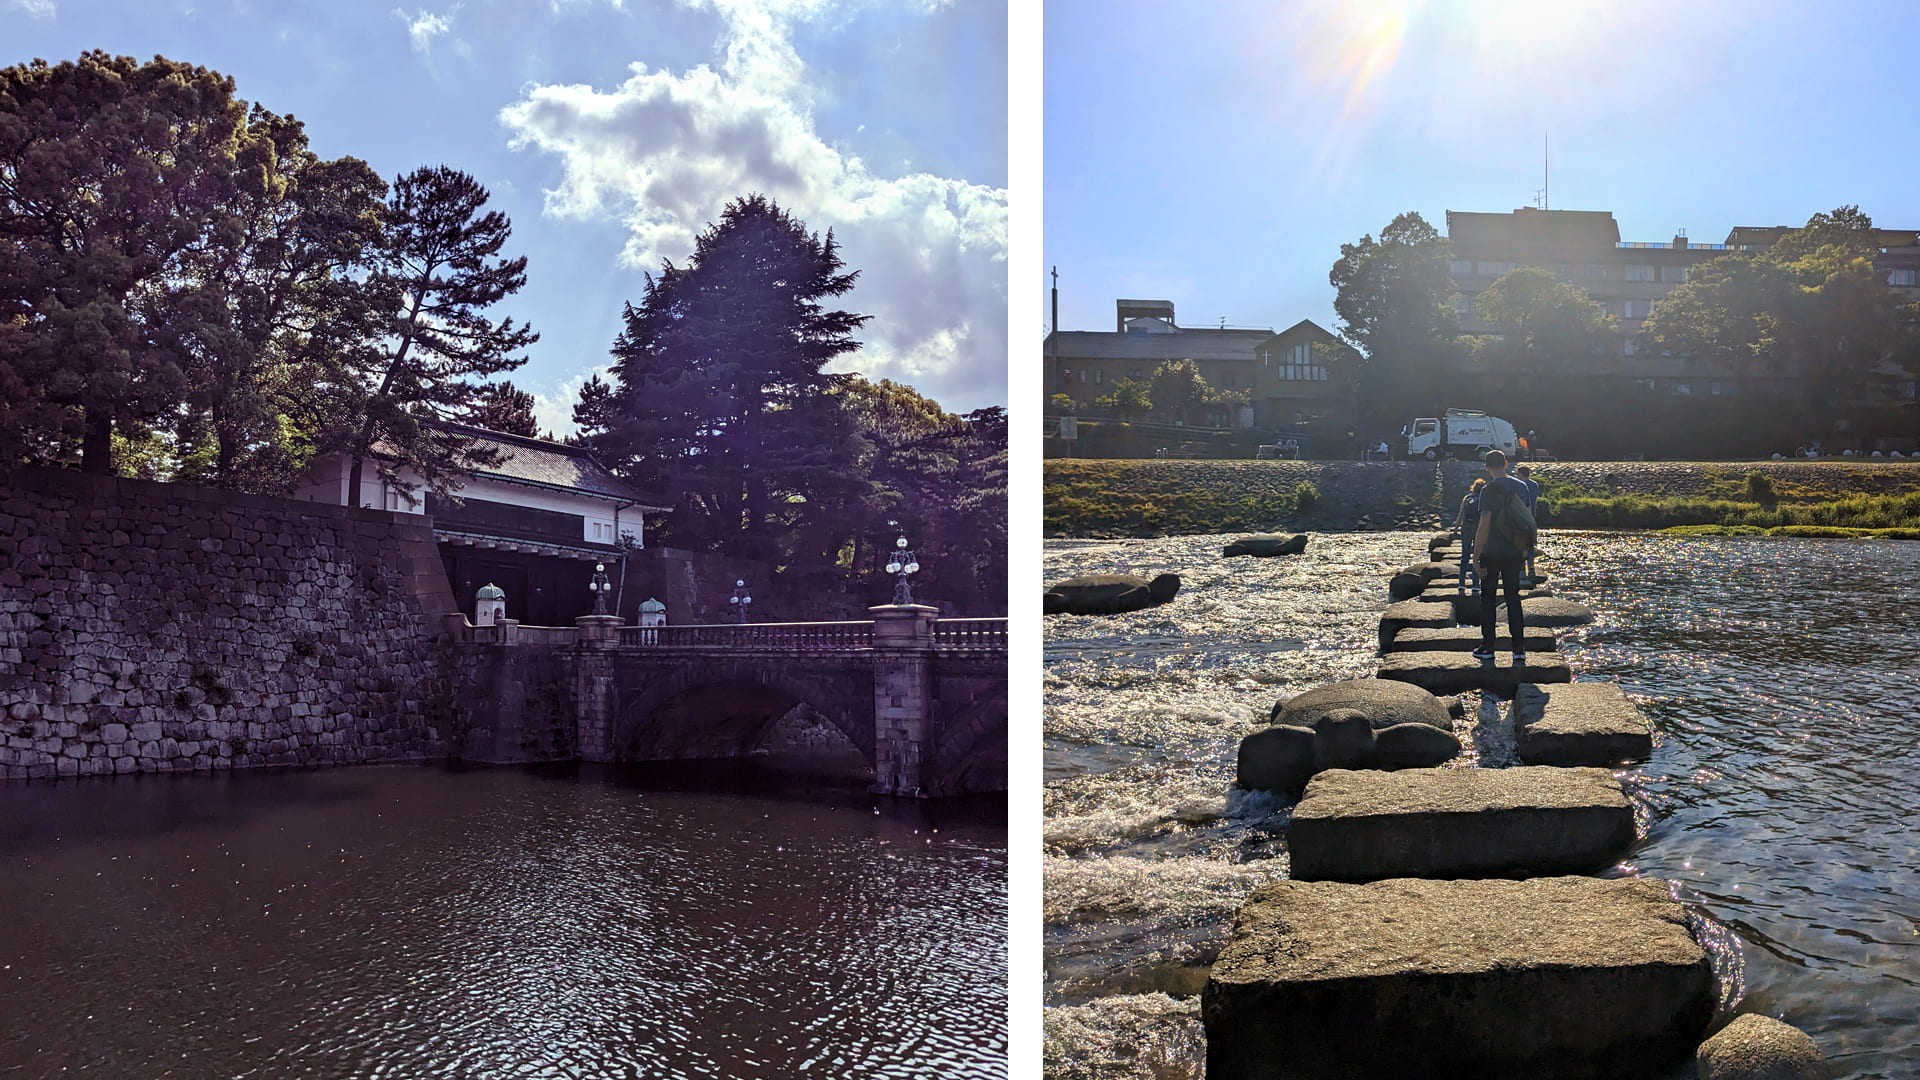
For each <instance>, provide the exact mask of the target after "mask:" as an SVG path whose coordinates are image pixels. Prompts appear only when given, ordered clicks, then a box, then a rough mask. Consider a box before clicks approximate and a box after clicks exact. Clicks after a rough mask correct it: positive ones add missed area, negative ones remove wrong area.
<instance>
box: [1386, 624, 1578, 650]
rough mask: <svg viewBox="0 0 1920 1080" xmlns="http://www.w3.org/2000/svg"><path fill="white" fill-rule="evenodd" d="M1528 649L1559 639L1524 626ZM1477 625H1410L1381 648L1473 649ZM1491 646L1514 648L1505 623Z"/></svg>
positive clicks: (1555, 645)
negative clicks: (1422, 626)
mask: <svg viewBox="0 0 1920 1080" xmlns="http://www.w3.org/2000/svg"><path fill="white" fill-rule="evenodd" d="M1525 632H1526V645H1527V648H1526V651H1527V652H1553V651H1554V650H1555V649H1557V648H1559V639H1558V638H1556V637H1554V635H1553V631H1551V630H1548V629H1544V628H1538V629H1536V628H1535V627H1531V626H1529V627H1526V628H1525ZM1480 640H1481V639H1480V628H1479V627H1477V626H1447V627H1440V628H1435V629H1425V628H1420V627H1410V628H1408V629H1404V630H1401V631H1400V632H1399V633H1397V634H1395V635H1393V640H1392V641H1390V642H1388V643H1387V645H1386V646H1385V648H1383V649H1382V651H1383V652H1390V653H1403V652H1472V651H1473V650H1475V649H1477V648H1479V647H1480ZM1493 647H1494V648H1495V649H1498V650H1499V651H1501V652H1509V651H1511V650H1512V649H1513V635H1511V634H1509V633H1507V628H1506V626H1505V625H1504V624H1502V625H1501V627H1500V632H1499V633H1498V634H1495V635H1494V638H1493Z"/></svg>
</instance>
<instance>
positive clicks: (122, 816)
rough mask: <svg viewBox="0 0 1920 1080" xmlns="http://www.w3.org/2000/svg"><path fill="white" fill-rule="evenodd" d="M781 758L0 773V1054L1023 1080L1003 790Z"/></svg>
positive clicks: (192, 1068) (29, 1071) (206, 1064)
mask: <svg viewBox="0 0 1920 1080" xmlns="http://www.w3.org/2000/svg"><path fill="white" fill-rule="evenodd" d="M782 768H783V766H781V765H778V764H775V763H768V762H760V763H746V764H720V765H715V766H711V767H705V768H702V767H691V768H690V767H687V766H681V767H680V768H677V769H675V770H671V775H668V774H667V773H662V772H660V771H658V770H651V771H638V770H619V771H615V770H605V769H595V768H592V767H583V768H568V769H552V770H519V769H485V770H475V771H467V772H461V771H454V770H445V769H439V768H433V767H426V768H369V769H347V770H334V771H322V772H302V773H287V772H276V773H271V774H256V775H238V776H219V775H216V776H206V775H201V776H189V777H128V778H120V779H117V780H109V781H104V782H86V783H79V784H71V783H63V784H59V785H14V786H10V787H5V788H0V822H5V828H4V829H0V912H4V913H5V915H4V918H0V996H3V997H4V999H5V1000H6V1001H7V1003H8V1005H7V1008H6V1010H5V1011H4V1013H3V1014H0V1075H16V1073H15V1072H9V1071H8V1070H9V1069H14V1070H17V1075H21V1076H43V1075H53V1074H55V1073H57V1072H59V1071H60V1070H61V1069H70V1070H90V1071H94V1072H98V1073H101V1074H105V1075H113V1076H143V1077H145V1076H152V1077H161V1076H181V1077H202V1076H214V1075H218V1076H234V1077H248V1078H255V1077H258V1078H266V1077H342V1076H368V1077H424V1076H447V1077H476V1078H478V1077H509V1076H512V1077H522V1076H525V1077H533V1076H554V1077H561V1076H565V1077H633V1076H650V1077H652V1076H658V1077H714V1078H723V1077H724V1078H733V1077H738V1078H743V1080H745V1078H759V1077H768V1076H814V1075H818V1076H846V1075H862V1076H897V1077H918V1076H928V1075H942V1076H948V1075H952V1076H978V1077H989V1076H1005V1075H1006V1064H1005V1054H1006V1046H1005V1015H1004V1011H1005V1000H1006V999H1005V993H1006V991H1005V980H1006V929H1005V927H1006V860H1005V818H1004V803H1000V802H998V801H997V800H982V801H978V802H974V801H967V802H962V803H958V804H955V803H942V804H922V803H907V802H904V801H902V800H892V799H881V798H877V797H873V796H867V795H865V794H864V793H863V792H861V791H859V790H858V789H857V788H856V787H851V786H849V784H850V783H851V782H848V784H842V785H841V786H839V787H838V788H835V787H833V786H829V787H828V788H827V789H826V790H824V791H822V790H820V789H818V788H817V787H813V786H811V785H809V786H808V787H807V790H808V791H809V793H808V794H806V795H804V796H803V795H801V794H800V793H799V792H800V786H799V785H798V784H797V783H794V784H791V785H786V781H784V780H783V779H782V777H783V775H784V774H783V773H782ZM783 785H786V787H785V790H783Z"/></svg>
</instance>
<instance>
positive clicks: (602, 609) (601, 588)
mask: <svg viewBox="0 0 1920 1080" xmlns="http://www.w3.org/2000/svg"><path fill="white" fill-rule="evenodd" d="M587 588H589V589H591V590H593V613H594V614H595V615H605V614H606V613H607V592H608V590H610V589H612V588H613V583H612V582H611V581H609V580H608V579H607V564H606V563H594V564H593V580H592V581H590V582H588V583H587Z"/></svg>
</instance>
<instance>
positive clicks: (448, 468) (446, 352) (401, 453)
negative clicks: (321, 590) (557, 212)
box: [348, 165, 540, 497]
mask: <svg viewBox="0 0 1920 1080" xmlns="http://www.w3.org/2000/svg"><path fill="white" fill-rule="evenodd" d="M486 203H487V189H486V188H484V187H482V186H481V185H480V183H479V182H478V181H476V180H475V179H474V178H473V177H471V176H469V175H467V174H466V173H463V172H460V171H458V170H456V169H450V168H447V167H446V166H444V165H443V166H437V167H431V168H421V169H416V170H414V171H413V172H411V173H408V174H407V175H405V176H402V177H400V178H398V179H397V180H395V181H394V184H393V190H392V193H391V194H390V195H389V196H388V199H387V205H386V210H385V214H384V223H383V224H384V229H383V236H382V240H381V243H380V248H379V251H378V254H377V256H376V263H375V267H376V269H375V271H374V274H373V275H372V277H371V278H370V279H369V281H368V282H367V285H366V287H367V289H368V290H369V291H370V293H371V294H372V296H373V298H374V303H375V304H376V306H377V307H378V309H379V310H382V311H385V312H387V313H388V318H387V323H386V325H385V326H384V327H383V330H384V336H383V341H382V348H381V349H380V350H379V351H378V352H377V354H376V356H375V358H374V365H373V367H372V368H371V370H369V371H367V372H366V373H365V374H366V383H367V386H368V389H367V390H366V394H365V398H364V402H363V405H362V409H361V416H362V417H363V419H362V420H361V422H360V426H359V429H358V430H357V431H355V432H354V433H353V434H352V436H351V443H350V446H349V450H350V453H351V456H352V462H353V464H352V467H351V471H350V477H349V481H348V490H349V491H350V492H353V493H354V496H355V497H357V496H358V493H359V491H360V480H361V475H362V469H363V466H364V463H365V462H366V461H367V460H368V458H369V456H370V452H371V450H372V449H373V447H374V446H376V445H378V446H379V447H380V449H381V451H382V456H381V457H375V458H373V459H372V460H373V461H374V466H375V468H376V469H377V470H378V472H379V473H380V475H381V476H382V478H384V479H386V480H388V481H394V480H397V479H398V473H399V471H400V470H401V469H402V468H410V469H411V470H412V471H413V472H415V473H416V474H418V475H419V476H420V477H421V478H422V479H423V480H424V481H426V483H427V485H428V486H429V487H430V488H432V489H433V490H434V491H437V492H445V491H449V490H452V489H454V488H457V487H459V486H460V476H461V474H462V473H463V472H465V471H468V470H471V469H474V468H477V467H483V466H485V465H488V464H492V463H493V462H494V461H495V460H497V456H498V455H497V452H495V451H489V450H485V449H479V448H476V447H475V446H474V445H473V444H472V443H471V442H470V441H468V440H466V439H463V438H460V437H459V436H457V435H454V434H452V433H450V432H447V431H445V430H442V429H440V428H437V427H434V426H433V423H434V422H435V421H444V420H451V419H455V418H457V417H459V416H461V415H464V414H465V413H466V411H467V410H469V409H470V408H472V406H473V405H474V404H475V400H476V395H477V394H479V393H480V392H481V391H480V389H479V386H480V384H476V383H473V382H469V381H467V380H468V379H469V378H474V377H478V378H481V379H484V378H486V377H487V376H490V375H495V374H498V373H500V372H504V371H511V370H513V369H514V368H517V367H519V366H520V365H521V364H523V363H525V362H526V358H525V357H523V356H515V355H513V354H514V353H516V352H517V351H519V350H521V349H524V348H526V347H527V346H529V345H531V344H533V343H534V342H536V341H538V340H540V336H539V335H538V334H536V333H534V332H533V331H532V330H531V329H530V328H528V327H527V326H525V325H516V324H515V323H514V321H513V320H512V319H502V320H500V321H498V322H495V321H493V320H491V319H488V318H487V317H486V316H485V315H484V314H483V312H484V311H485V310H486V309H487V308H490V307H492V306H493V305H494V304H496V303H499V302H500V301H501V300H503V299H505V298H506V297H508V296H511V295H513V294H514V293H515V292H518V291H519V289H520V287H521V286H523V285H525V284H526V280H527V275H526V268H527V260H526V258H525V257H521V258H517V259H505V258H501V257H499V256H500V249H501V248H502V247H504V246H505V245H506V242H507V239H508V238H509V237H510V236H511V235H512V231H513V227H512V224H511V223H510V222H509V221H508V220H507V217H506V215H505V214H502V213H500V212H499V211H497V210H495V211H485V212H483V211H484V208H485V206H486Z"/></svg>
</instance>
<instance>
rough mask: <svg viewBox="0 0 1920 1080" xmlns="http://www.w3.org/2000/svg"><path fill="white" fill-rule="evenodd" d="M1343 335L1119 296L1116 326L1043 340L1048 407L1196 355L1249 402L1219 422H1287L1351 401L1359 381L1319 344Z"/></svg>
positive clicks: (1081, 400)
mask: <svg viewBox="0 0 1920 1080" xmlns="http://www.w3.org/2000/svg"><path fill="white" fill-rule="evenodd" d="M1322 342H1327V343H1333V344H1338V340H1337V339H1336V338H1335V337H1334V336H1333V335H1332V334H1330V333H1328V332H1327V331H1326V330H1324V329H1322V328H1321V327H1319V326H1317V325H1315V324H1314V323H1313V322H1312V321H1311V320H1307V319H1302V320H1301V321H1299V322H1298V323H1295V324H1294V325H1292V326H1290V327H1288V328H1287V329H1285V330H1282V331H1280V332H1279V333H1275V332H1274V331H1273V330H1272V329H1271V328H1265V327H1262V328H1250V327H1188V326H1181V325H1179V324H1178V323H1176V322H1175V321H1174V315H1173V302H1172V301H1170V300H1118V301H1115V303H1114V329H1113V330H1111V331H1106V330H1055V331H1054V332H1053V333H1050V334H1048V335H1047V338H1046V342H1045V345H1044V355H1045V364H1046V368H1045V373H1046V374H1045V387H1046V394H1047V399H1048V401H1047V411H1048V412H1056V411H1058V410H1057V408H1056V407H1055V402H1054V400H1053V399H1054V398H1055V396H1056V395H1061V394H1064V395H1066V396H1067V397H1069V398H1072V399H1073V404H1074V406H1075V407H1076V408H1085V407H1086V406H1089V405H1091V404H1092V403H1093V401H1094V399H1096V398H1098V397H1101V396H1103V395H1105V394H1108V393H1111V392H1112V390H1113V385H1114V383H1116V382H1118V381H1119V380H1121V379H1142V380H1145V379H1151V378H1152V377H1153V372H1154V369H1155V368H1158V367H1159V366H1160V365H1161V364H1164V363H1167V362H1169V361H1174V360H1192V361H1193V362H1194V365H1195V366H1196V367H1198V368H1199V370H1200V377H1201V378H1203V379H1205V380H1206V382H1207V385H1208V386H1211V387H1213V388H1214V389H1216V390H1224V391H1240V392H1245V393H1246V395H1247V402H1248V404H1247V405H1246V406H1245V407H1243V408H1242V409H1240V410H1237V411H1238V413H1239V415H1230V414H1229V411H1228V410H1222V411H1221V412H1220V413H1219V414H1218V415H1217V416H1216V417H1215V419H1217V420H1219V421H1220V424H1219V426H1223V427H1224V426H1237V427H1254V426H1258V427H1263V428H1280V427H1287V426H1291V425H1294V424H1297V423H1303V422H1308V421H1311V420H1315V419H1320V418H1326V417H1328V416H1330V415H1331V414H1332V413H1335V412H1341V413H1342V415H1344V410H1346V409H1348V408H1349V406H1350V402H1351V397H1352V386H1351V381H1350V379H1348V378H1347V373H1346V372H1344V371H1341V370H1338V369H1339V365H1338V364H1337V363H1336V364H1335V365H1333V370H1329V365H1328V364H1327V362H1326V359H1325V357H1324V355H1323V352H1316V350H1315V349H1314V345H1316V344H1319V343H1322Z"/></svg>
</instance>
